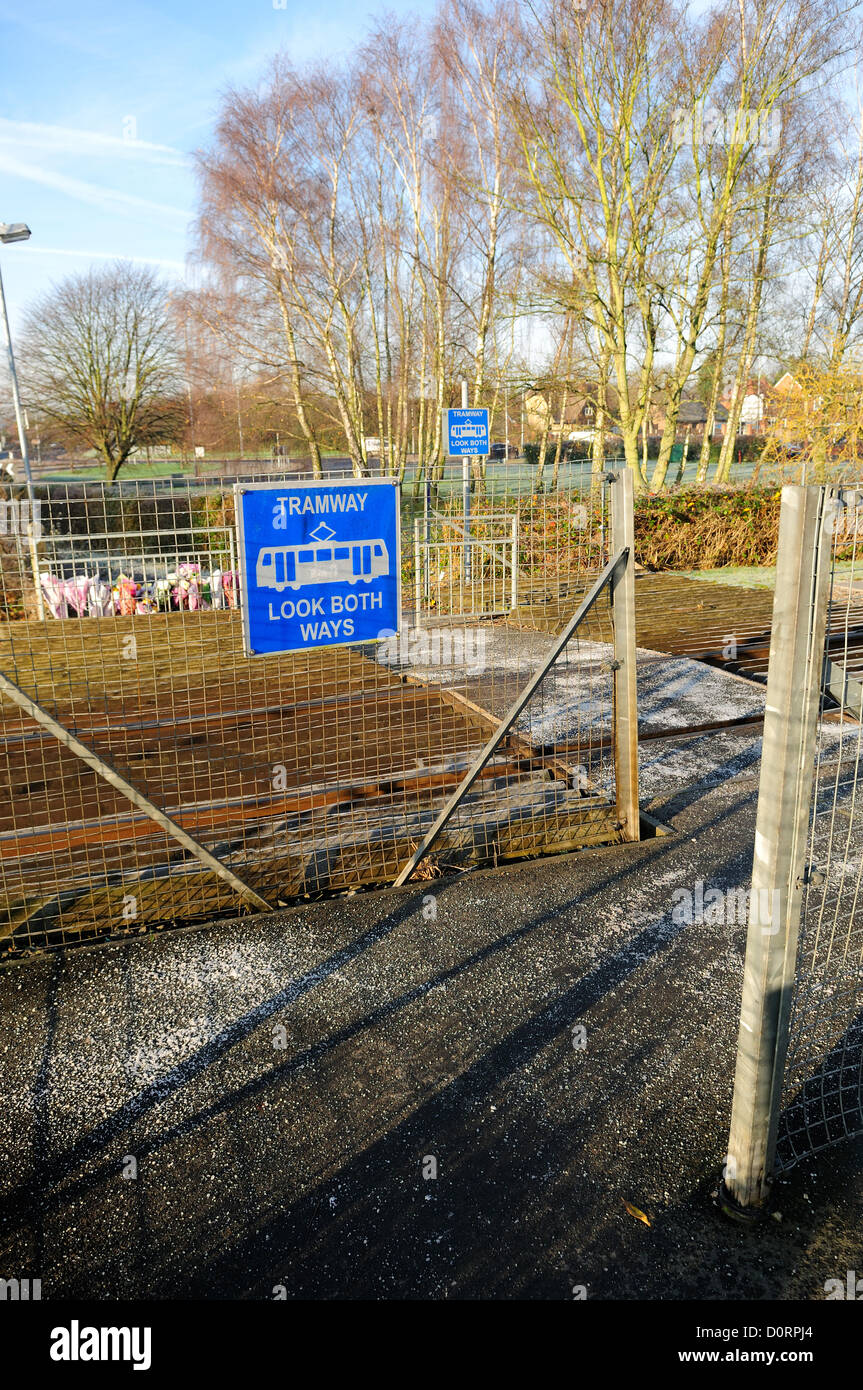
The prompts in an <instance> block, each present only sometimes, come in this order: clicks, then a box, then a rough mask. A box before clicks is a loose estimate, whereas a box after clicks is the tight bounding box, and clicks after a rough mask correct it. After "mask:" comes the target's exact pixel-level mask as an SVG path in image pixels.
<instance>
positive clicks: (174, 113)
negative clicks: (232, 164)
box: [0, 0, 434, 331]
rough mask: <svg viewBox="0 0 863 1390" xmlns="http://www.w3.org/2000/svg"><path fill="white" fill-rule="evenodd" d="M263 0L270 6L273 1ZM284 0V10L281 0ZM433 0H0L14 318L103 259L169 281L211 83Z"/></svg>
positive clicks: (331, 48) (2, 186)
mask: <svg viewBox="0 0 863 1390" xmlns="http://www.w3.org/2000/svg"><path fill="white" fill-rule="evenodd" d="M276 4H278V5H279V8H276ZM282 4H283V5H284V7H283V8H282ZM433 9H434V0H409V2H408V0H389V3H387V4H385V5H378V4H376V3H374V2H373V0H318V2H317V3H316V4H310V3H309V0H209V3H205V0H186V3H176V0H175V3H174V4H167V3H156V4H152V3H151V4H143V3H138V0H119V2H118V0H114V2H113V3H110V0H75V3H74V4H70V3H66V4H62V3H60V0H26V3H25V2H24V0H14V3H12V2H11V0H0V55H2V57H0V62H2V92H3V101H2V104H0V221H3V222H18V221H23V222H27V223H29V225H30V227H31V228H32V230H33V236H32V238H31V240H30V241H29V242H26V243H19V244H17V245H14V246H9V247H4V248H2V252H0V254H2V269H3V281H4V285H5V287H6V295H7V300H8V303H9V311H10V317H11V319H12V325H13V331H14V329H15V326H16V324H19V323H20V320H21V313H22V310H23V309H24V307H25V305H26V304H27V302H28V301H29V300H32V298H33V297H34V296H35V295H37V294H39V293H41V292H42V291H43V290H46V289H48V288H49V287H50V284H51V282H52V281H57V280H61V279H63V277H64V276H66V275H69V274H71V273H75V272H79V271H83V270H86V269H87V268H88V266H89V265H91V264H98V263H101V262H103V261H104V260H106V259H107V260H110V259H112V258H114V257H124V258H128V259H135V258H140V259H142V260H150V261H154V262H156V263H158V264H160V265H161V267H162V269H163V271H164V273H165V275H166V276H167V277H169V278H178V277H179V278H182V276H183V274H184V263H185V257H186V253H187V250H188V249H189V244H190V241H189V237H190V232H189V229H190V222H191V219H192V216H193V212H194V198H195V188H194V181H193V178H192V174H191V168H190V162H189V155H190V152H192V151H193V150H195V149H196V148H199V147H200V146H202V145H205V144H206V143H207V140H208V137H209V133H210V130H211V128H212V124H213V120H214V117H215V114H216V112H217V110H218V106H219V100H220V95H221V94H222V93H223V92H224V91H225V89H226V88H228V87H230V86H234V85H236V86H245V85H250V84H253V83H254V82H256V81H257V80H258V78H259V77H260V75H261V73H262V72H263V70H264V69H265V67H266V65H267V62H268V59H269V57H270V55H271V54H273V53H274V52H277V51H279V50H284V51H286V52H287V53H288V54H289V55H290V56H291V57H292V58H293V59H294V60H295V61H297V62H300V61H302V60H304V59H307V58H326V57H327V56H328V55H332V56H334V57H338V56H341V55H343V54H344V53H346V52H347V51H349V50H350V48H351V47H352V45H353V44H354V43H355V42H356V41H357V40H358V39H360V38H361V37H363V36H364V34H365V31H366V29H367V28H368V26H369V24H370V23H371V21H372V20H373V19H375V18H377V17H381V16H382V15H383V14H384V13H391V14H397V15H399V16H400V17H404V16H407V15H411V14H422V15H425V14H429V13H431V12H432V10H433Z"/></svg>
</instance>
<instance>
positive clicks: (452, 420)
mask: <svg viewBox="0 0 863 1390" xmlns="http://www.w3.org/2000/svg"><path fill="white" fill-rule="evenodd" d="M466 387H467V383H466V382H462V401H463V402H466V400H467V389H466ZM444 441H445V443H446V451H447V453H448V454H449V455H451V456H454V457H456V458H460V459H462V460H463V462H462V492H463V496H464V565H463V572H464V581H465V583H466V584H469V583H470V465H469V462H468V460H469V459H470V458H473V457H476V456H478V455H482V454H488V452H489V448H490V445H489V439H488V410H487V408H486V407H485V406H468V405H467V404H463V405H462V406H461V407H460V408H459V409H453V410H445V411H444Z"/></svg>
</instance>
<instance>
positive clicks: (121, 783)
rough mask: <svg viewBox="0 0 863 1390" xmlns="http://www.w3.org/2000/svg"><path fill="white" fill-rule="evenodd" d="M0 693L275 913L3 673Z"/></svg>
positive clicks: (237, 888) (208, 865) (228, 879)
mask: <svg viewBox="0 0 863 1390" xmlns="http://www.w3.org/2000/svg"><path fill="white" fill-rule="evenodd" d="M0 691H2V693H3V694H4V695H6V696H7V697H8V699H10V700H11V701H12V702H13V703H14V704H16V705H18V707H19V709H23V710H24V712H25V713H26V714H29V716H30V718H31V719H35V720H36V722H37V723H38V724H41V725H42V727H43V729H47V730H48V732H49V733H51V734H53V735H54V737H55V738H56V739H57V741H58V742H59V743H62V744H63V746H64V747H65V748H68V749H69V750H70V752H72V753H74V754H75V756H76V757H78V758H80V759H81V761H82V762H84V763H86V764H87V766H88V767H90V768H92V769H93V771H94V772H95V773H96V774H97V775H98V776H99V777H103V778H104V779H105V781H106V782H108V783H109V784H110V785H111V786H112V787H114V788H116V790H117V791H118V792H122V794H123V796H125V797H127V798H128V799H129V801H131V802H132V805H133V806H137V807H138V810H139V811H143V812H144V813H145V814H146V815H148V816H149V817H150V819H151V820H153V821H155V822H156V824H157V825H158V826H159V827H160V828H161V829H162V830H164V831H165V832H166V833H167V834H168V835H171V836H173V838H174V839H175V840H176V841H177V842H178V843H179V844H181V845H182V846H183V848H184V849H186V850H188V851H189V853H190V854H193V855H194V856H195V858H196V859H198V860H200V862H201V863H202V864H203V865H205V867H206V868H208V869H212V871H213V873H214V874H218V876H219V878H221V879H223V880H224V882H225V883H228V884H230V886H231V887H232V888H233V889H234V891H235V892H237V893H239V895H240V897H241V898H245V900H246V901H247V902H250V903H253V904H254V906H255V907H259V908H261V909H262V910H263V911H265V912H271V911H272V908H271V907H270V904H269V903H268V902H267V901H266V899H265V898H262V897H261V895H260V893H256V892H255V890H254V888H250V887H249V885H248V884H247V883H244V882H243V880H242V879H241V878H238V877H237V875H236V874H235V873H234V872H233V870H232V869H229V868H228V867H227V865H225V864H223V863H222V861H221V860H220V859H217V858H216V856H215V855H214V854H211V853H210V851H209V850H208V849H205V848H204V846H203V845H201V844H199V843H198V841H197V840H195V839H194V838H193V837H192V836H191V835H190V834H189V833H188V831H186V830H184V829H183V828H182V826H180V825H177V823H176V821H173V820H171V817H170V816H169V815H167V814H166V813H165V812H164V811H161V810H160V809H159V807H158V806H156V805H154V804H153V802H152V801H150V800H149V799H148V798H147V797H146V796H144V795H143V793H142V792H139V791H138V790H137V788H136V787H133V786H132V784H131V782H127V781H126V779H125V777H121V775H120V773H119V772H117V771H115V769H114V768H113V767H111V766H110V764H109V763H106V762H104V761H103V759H102V758H100V757H99V755H98V753H94V752H93V750H92V748H88V747H87V745H86V744H85V743H82V742H81V740H80V739H77V738H76V737H75V735H74V734H70V732H69V730H68V729H64V727H63V725H62V724H59V723H58V722H57V720H56V719H54V718H53V717H52V716H51V715H50V714H49V713H48V711H47V710H44V709H43V708H42V706H41V705H38V704H37V703H36V701H35V700H32V699H31V698H30V696H29V695H27V694H25V692H24V691H23V690H21V689H20V687H19V686H17V685H16V684H15V683H14V681H10V679H9V677H8V676H5V675H4V674H3V673H2V672H0Z"/></svg>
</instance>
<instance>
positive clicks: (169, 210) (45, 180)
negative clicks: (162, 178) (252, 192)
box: [0, 151, 189, 222]
mask: <svg viewBox="0 0 863 1390" xmlns="http://www.w3.org/2000/svg"><path fill="white" fill-rule="evenodd" d="M0 172H2V173H4V174H10V175H12V176H13V177H15V178H20V179H29V181H30V182H31V183H38V184H42V185H43V186H44V187H46V188H53V189H55V190H56V191H57V192H58V193H65V194H66V195H67V197H69V198H75V199H76V200H77V201H78V202H82V203H91V204H93V205H94V206H95V207H99V208H101V209H102V211H103V212H109V213H116V212H147V213H149V214H150V215H151V216H155V217H176V218H180V219H182V221H184V222H186V221H188V218H189V213H188V212H187V211H185V210H184V209H183V208H173V207H170V206H169V205H168V204H166V203H153V202H151V201H150V200H149V198H139V197H138V196H137V195H136V194H134V193H121V192H120V190H119V189H116V188H104V187H103V186H102V185H101V184H97V183H88V182H86V180H84V179H74V178H70V177H69V176H68V175H67V174H57V173H55V172H54V171H53V170H50V169H40V168H38V167H37V166H36V165H33V164H27V163H24V162H23V161H22V160H18V159H13V158H11V157H10V156H9V155H6V154H4V153H3V152H2V151H0Z"/></svg>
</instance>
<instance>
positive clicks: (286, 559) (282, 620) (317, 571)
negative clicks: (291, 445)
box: [234, 478, 401, 656]
mask: <svg viewBox="0 0 863 1390" xmlns="http://www.w3.org/2000/svg"><path fill="white" fill-rule="evenodd" d="M400 491H401V489H400V486H399V484H398V482H397V481H396V480H394V479H391V478H361V479H349V480H347V481H344V482H317V481H316V482H308V483H279V484H278V485H275V486H274V485H272V484H270V483H257V484H252V485H250V486H248V487H239V486H237V487H235V488H234V496H235V503H236V517H237V531H238V540H239V553H240V587H241V604H242V613H243V636H244V640H245V647H246V652H247V654H248V655H249V656H265V655H267V654H269V653H273V652H297V651H310V650H312V649H314V648H317V647H336V646H346V645H355V644H356V643H358V642H375V641H379V640H383V639H384V638H386V637H390V636H392V635H393V634H395V633H397V632H398V631H399V625H400V617H401V548H400V531H399V500H400Z"/></svg>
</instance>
